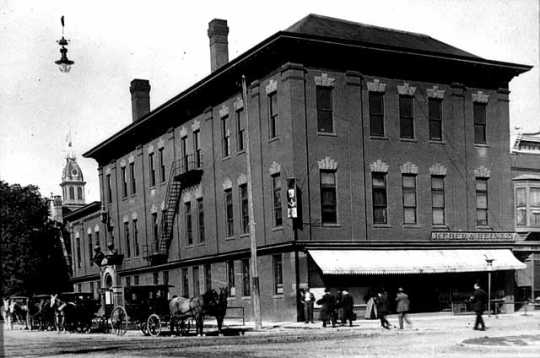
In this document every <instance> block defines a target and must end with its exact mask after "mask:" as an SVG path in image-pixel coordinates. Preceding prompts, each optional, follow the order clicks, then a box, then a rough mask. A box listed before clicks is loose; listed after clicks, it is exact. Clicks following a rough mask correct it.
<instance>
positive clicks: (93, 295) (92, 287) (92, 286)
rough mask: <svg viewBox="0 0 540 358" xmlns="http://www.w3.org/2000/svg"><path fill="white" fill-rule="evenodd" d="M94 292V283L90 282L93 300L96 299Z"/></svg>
mask: <svg viewBox="0 0 540 358" xmlns="http://www.w3.org/2000/svg"><path fill="white" fill-rule="evenodd" d="M94 290H95V288H94V281H90V292H91V293H92V298H95V294H94V293H95V292H94Z"/></svg>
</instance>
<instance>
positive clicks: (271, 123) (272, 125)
mask: <svg viewBox="0 0 540 358" xmlns="http://www.w3.org/2000/svg"><path fill="white" fill-rule="evenodd" d="M277 135H278V103H277V92H276V91H274V92H272V93H270V94H268V137H269V138H276V137H277Z"/></svg>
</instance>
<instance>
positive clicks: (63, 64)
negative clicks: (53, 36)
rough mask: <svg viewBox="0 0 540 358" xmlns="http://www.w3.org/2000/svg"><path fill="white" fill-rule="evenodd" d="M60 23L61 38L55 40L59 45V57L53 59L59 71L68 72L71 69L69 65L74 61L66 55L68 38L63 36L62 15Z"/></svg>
mask: <svg viewBox="0 0 540 358" xmlns="http://www.w3.org/2000/svg"><path fill="white" fill-rule="evenodd" d="M60 23H61V24H62V38H61V39H60V40H58V41H56V42H57V43H58V44H59V45H60V59H59V60H57V61H54V63H56V64H57V65H58V68H59V69H60V72H69V71H70V70H71V65H73V64H74V63H75V62H73V61H71V60H70V59H69V58H68V57H67V52H68V50H67V48H66V46H67V45H68V42H69V41H68V40H66V39H65V38H64V16H62V17H61V18H60Z"/></svg>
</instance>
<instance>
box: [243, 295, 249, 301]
mask: <svg viewBox="0 0 540 358" xmlns="http://www.w3.org/2000/svg"><path fill="white" fill-rule="evenodd" d="M242 300H246V301H247V300H251V296H242Z"/></svg>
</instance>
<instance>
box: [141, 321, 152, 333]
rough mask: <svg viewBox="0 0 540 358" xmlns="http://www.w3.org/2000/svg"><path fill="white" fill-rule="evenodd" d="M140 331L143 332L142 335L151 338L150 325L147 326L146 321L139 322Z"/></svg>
mask: <svg viewBox="0 0 540 358" xmlns="http://www.w3.org/2000/svg"><path fill="white" fill-rule="evenodd" d="M139 329H140V330H141V332H142V334H144V335H145V336H149V335H150V333H148V325H147V324H146V321H141V322H139Z"/></svg>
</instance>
